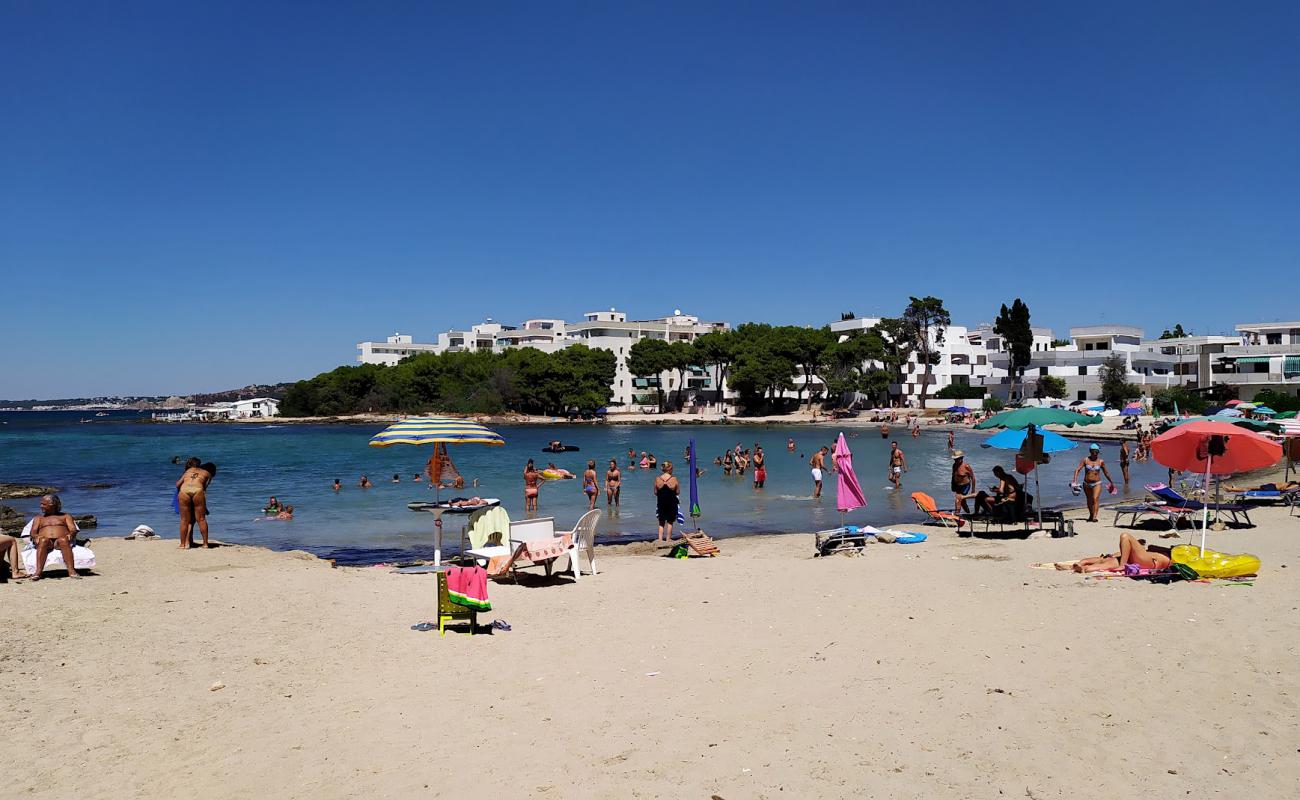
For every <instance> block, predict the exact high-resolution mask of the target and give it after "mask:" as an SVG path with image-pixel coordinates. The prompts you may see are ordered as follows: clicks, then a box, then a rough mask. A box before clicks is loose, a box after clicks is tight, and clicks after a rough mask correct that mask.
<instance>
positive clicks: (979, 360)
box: [830, 317, 1050, 405]
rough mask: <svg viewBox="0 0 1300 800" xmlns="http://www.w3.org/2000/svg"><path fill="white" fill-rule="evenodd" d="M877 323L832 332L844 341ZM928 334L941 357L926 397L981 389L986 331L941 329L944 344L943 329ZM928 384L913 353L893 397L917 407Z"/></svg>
mask: <svg viewBox="0 0 1300 800" xmlns="http://www.w3.org/2000/svg"><path fill="white" fill-rule="evenodd" d="M878 324H880V317H853V318H850V319H841V320H837V321H835V322H832V323H831V324H830V329H831V332H832V333H836V334H839V336H840V341H843V340H844V339H845V338H847V337H848V335H849V334H850V333H852V332H854V331H866V330H870V329H871V328H874V327H875V326H876V325H878ZM928 333H929V336H930V346H931V348H932V349H933V352H935V353H936V354H937V356H938V358H937V361H936V363H934V364H931V365H930V376H929V385H930V390H929V391H928V392H927V393H926V394H927V396H928V397H931V398H933V397H934V395H935V393H936V392H938V391H939V390H940V389H942V388H944V387H945V386H950V385H952V384H954V383H956V384H966V385H974V386H979V385H980V378H981V377H983V376H984V375H986V374H988V369H989V358H988V352H987V351H986V350H985V344H984V337H985V335H986V331H985V330H983V329H977V330H975V331H971V330H969V329H968V328H966V327H964V326H962V325H949V326H948V327H946V328H943V329H942V334H943V335H942V341H940V335H939V334H940V329H938V328H932V329H931V330H930V331H929V332H928ZM1049 341H1050V335H1049ZM876 366H880V365H876ZM925 382H926V375H925V365H924V364H923V363H921V360H920V356H919V354H918V353H916V352H913V353H912V355H911V356H910V357H909V358H908V361H907V363H906V364H904V365H903V380H902V382H900V383H892V384H890V386H889V394H890V398H891V400H893V401H895V402H903V403H908V404H912V405H915V404H916V403H918V402H919V401H920V398H921V387H922V385H923V384H924V383H925Z"/></svg>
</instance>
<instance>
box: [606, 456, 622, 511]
mask: <svg viewBox="0 0 1300 800" xmlns="http://www.w3.org/2000/svg"><path fill="white" fill-rule="evenodd" d="M622 487H623V473H622V472H620V471H619V469H618V462H617V461H615V460H614V459H612V458H611V459H610V460H609V469H608V470H606V471H605V505H610V504H613V505H618V499H619V498H618V495H619V490H620V489H621V488H622Z"/></svg>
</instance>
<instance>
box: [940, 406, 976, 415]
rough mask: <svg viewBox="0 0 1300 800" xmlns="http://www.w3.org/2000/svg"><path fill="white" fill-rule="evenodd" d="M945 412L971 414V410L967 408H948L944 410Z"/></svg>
mask: <svg viewBox="0 0 1300 800" xmlns="http://www.w3.org/2000/svg"><path fill="white" fill-rule="evenodd" d="M944 411H945V413H948V414H969V413H970V409H969V408H967V407H966V406H948V407H947V408H946V409H944Z"/></svg>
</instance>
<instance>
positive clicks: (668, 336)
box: [568, 308, 730, 406]
mask: <svg viewBox="0 0 1300 800" xmlns="http://www.w3.org/2000/svg"><path fill="white" fill-rule="evenodd" d="M729 328H730V325H728V324H727V323H725V322H701V321H700V318H699V317H694V316H691V315H689V314H683V313H682V312H681V309H677V310H675V311H673V313H672V315H671V316H667V317H662V318H660V319H650V320H631V321H629V320H628V318H627V314H625V313H624V312H622V311H619V310H617V309H614V308H611V309H610V310H608V311H588V312H587V313H586V314H583V321H582V322H575V323H573V324H571V325H569V326H568V332H569V334H570V335H571V336H573V337H574V340H575V341H577V342H580V343H581V344H584V345H586V346H587V347H591V348H603V349H605V350H609V351H610V352H612V353H613V354H614V358H615V359H616V367H615V372H614V381H613V383H612V384H610V389H611V392H612V394H613V397H612V398H611V402H612V403H615V404H622V405H625V406H631V405H634V404H635V397H636V396H638V395H642V396H644V395H651V394H654V393H655V390H656V388H657V387H658V386H663V388H664V391H665V393H668V394H672V393H675V392H676V391H677V373H676V372H665V373H663V374H661V375H659V376H658V378H657V379H656V378H644V377H640V378H639V377H636V376H634V375H632V373H631V372H629V371H628V368H627V353H628V350H630V349H631V347H632V345H633V344H634V343H636V342H638V341H640V340H641V339H662V340H664V341H666V342H691V341H694V340H695V339H696V338H697V337H699V336H703V335H704V334H706V333H709V332H710V331H723V330H728V329H729ZM685 388H686V391H687V392H688V393H690V394H691V395H693V394H697V393H700V392H712V391H713V389H714V386H713V376H712V373H711V372H710V371H709V370H707V369H704V368H702V367H696V368H693V369H691V370H689V371H688V372H687V375H686V387H685ZM688 396H689V395H688Z"/></svg>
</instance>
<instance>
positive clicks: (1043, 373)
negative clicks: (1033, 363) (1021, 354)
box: [1038, 367, 1047, 375]
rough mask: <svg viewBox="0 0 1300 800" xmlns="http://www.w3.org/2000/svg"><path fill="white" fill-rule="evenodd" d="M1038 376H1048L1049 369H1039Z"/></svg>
mask: <svg viewBox="0 0 1300 800" xmlns="http://www.w3.org/2000/svg"><path fill="white" fill-rule="evenodd" d="M1038 374H1039V375H1046V374H1047V367H1039V368H1038Z"/></svg>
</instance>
